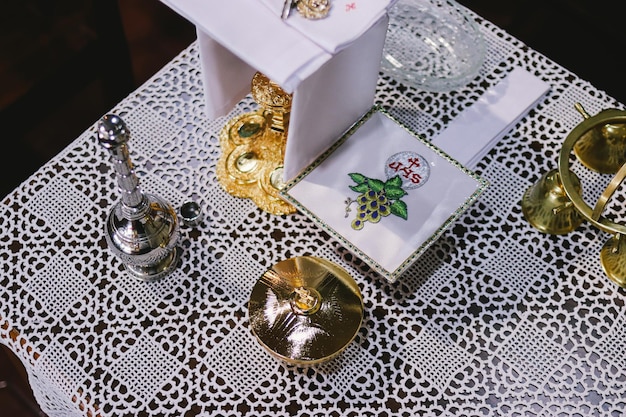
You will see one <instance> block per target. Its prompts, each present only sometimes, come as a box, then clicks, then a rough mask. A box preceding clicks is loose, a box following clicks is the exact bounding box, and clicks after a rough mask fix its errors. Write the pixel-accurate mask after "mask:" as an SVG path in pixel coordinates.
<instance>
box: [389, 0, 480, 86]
mask: <svg viewBox="0 0 626 417" xmlns="http://www.w3.org/2000/svg"><path fill="white" fill-rule="evenodd" d="M484 58H485V40H484V37H483V35H482V33H481V32H480V28H479V27H478V25H477V24H476V22H475V21H474V20H473V19H472V17H471V16H469V15H468V13H467V12H466V11H465V10H464V9H463V8H462V6H460V5H459V4H458V3H456V2H455V1H452V0H399V1H398V2H397V3H396V4H395V5H394V6H393V7H392V8H391V9H390V10H389V27H388V29H387V38H386V39H385V46H384V48H383V59H382V63H381V68H382V70H383V72H385V73H386V74H388V75H390V76H392V77H393V78H395V79H397V80H398V81H400V82H402V83H404V84H406V85H409V86H413V87H415V88H417V89H421V90H425V91H434V92H447V91H451V90H455V89H458V88H460V87H462V86H464V85H466V84H467V83H469V82H470V81H471V80H472V79H474V77H476V76H477V75H478V73H479V71H480V68H481V66H482V63H483V61H484Z"/></svg>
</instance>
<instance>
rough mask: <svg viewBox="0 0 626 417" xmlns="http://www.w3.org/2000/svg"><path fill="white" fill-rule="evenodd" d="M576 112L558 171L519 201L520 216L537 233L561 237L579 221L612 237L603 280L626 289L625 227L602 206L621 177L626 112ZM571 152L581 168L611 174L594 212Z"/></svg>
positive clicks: (625, 161) (625, 174)
mask: <svg viewBox="0 0 626 417" xmlns="http://www.w3.org/2000/svg"><path fill="white" fill-rule="evenodd" d="M576 109H577V110H578V111H579V112H580V113H581V114H582V115H583V117H584V120H583V121H582V122H581V123H579V124H578V125H577V126H576V127H574V129H573V130H572V131H571V132H570V133H569V134H568V135H567V137H566V138H565V141H564V143H563V146H562V147H561V150H560V151H559V159H558V170H551V171H550V172H548V173H546V174H544V175H543V176H542V177H541V179H540V180H539V182H538V183H537V184H535V185H533V186H531V187H530V188H529V189H528V190H526V192H525V193H524V197H523V198H522V212H523V214H524V216H525V218H526V219H527V220H528V221H529V223H530V224H531V225H532V226H533V227H535V228H536V229H538V230H540V231H542V232H544V233H550V234H565V233H568V232H570V231H573V230H574V229H576V228H577V227H578V226H579V225H580V224H581V223H582V222H583V221H584V220H586V221H588V222H589V223H590V224H592V225H593V226H595V227H596V228H598V229H600V230H601V231H603V232H606V233H609V234H610V235H612V237H611V238H610V239H609V240H608V241H607V242H606V243H605V245H604V246H603V248H602V249H601V251H600V261H601V264H602V268H603V269H604V272H605V273H606V274H607V276H608V277H609V278H610V279H611V280H612V281H613V282H614V283H616V284H617V285H619V286H620V287H624V288H626V237H625V235H626V225H624V224H621V223H618V222H616V221H614V220H615V217H618V215H619V213H609V212H608V210H607V204H608V203H609V201H610V199H611V197H612V196H613V194H614V193H615V191H617V190H618V189H619V188H620V186H621V184H622V183H623V182H624V179H625V178H626V111H624V110H618V109H607V110H603V111H601V112H600V113H598V114H597V115H595V116H590V115H588V114H587V112H586V111H585V110H584V109H583V107H582V106H581V105H580V103H576ZM572 152H573V153H574V155H575V156H576V158H577V159H578V160H579V161H580V163H581V164H582V165H583V166H584V167H586V168H589V169H591V170H593V171H595V172H597V173H598V174H600V175H606V174H610V175H613V177H612V178H611V180H610V181H609V183H608V185H607V186H606V188H605V190H604V191H603V192H602V194H601V195H600V197H599V198H598V200H597V201H596V203H595V205H594V207H593V208H592V207H591V206H590V205H589V204H587V203H586V202H585V200H584V199H583V195H582V188H581V184H580V180H579V179H578V177H576V175H575V174H574V173H573V172H572V171H571V170H570V159H571V154H572Z"/></svg>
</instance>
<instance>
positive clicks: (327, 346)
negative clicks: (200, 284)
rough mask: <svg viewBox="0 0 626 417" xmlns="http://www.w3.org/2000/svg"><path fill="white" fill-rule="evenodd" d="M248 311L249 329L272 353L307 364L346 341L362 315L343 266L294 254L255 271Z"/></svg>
mask: <svg viewBox="0 0 626 417" xmlns="http://www.w3.org/2000/svg"><path fill="white" fill-rule="evenodd" d="M248 314H249V318H250V328H251V329H252V332H253V333H254V335H255V336H256V337H257V339H258V341H259V342H260V343H261V345H262V346H263V347H264V348H266V349H267V350H268V351H269V352H270V353H271V354H272V355H274V356H275V357H277V358H278V359H281V360H284V361H286V362H288V363H290V364H294V365H312V364H317V363H321V362H326V361H329V360H331V359H333V358H335V357H336V356H337V355H339V354H340V353H341V352H342V351H343V350H344V349H345V348H346V347H347V346H348V345H349V344H350V342H352V340H353V339H354V337H355V336H356V334H357V332H358V330H359V328H360V327H361V322H362V320H363V298H362V296H361V291H360V290H359V287H358V285H357V283H356V282H355V281H354V279H353V278H352V277H351V276H350V274H348V273H347V272H346V271H345V270H344V269H343V268H341V267H339V266H338V265H336V264H334V263H332V262H330V261H327V260H324V259H321V258H317V257H313V256H298V257H295V258H290V259H287V260H284V261H281V262H278V263H277V264H275V265H274V266H272V267H271V268H270V269H268V270H267V271H266V272H265V273H264V274H263V275H262V276H261V278H260V279H259V280H258V281H257V283H256V284H255V286H254V288H253V289H252V294H251V295H250V301H249V304H248Z"/></svg>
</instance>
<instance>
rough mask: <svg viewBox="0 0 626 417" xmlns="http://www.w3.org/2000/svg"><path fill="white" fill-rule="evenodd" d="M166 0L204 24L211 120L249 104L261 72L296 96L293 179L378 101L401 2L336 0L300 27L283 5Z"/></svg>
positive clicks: (288, 171) (254, 0) (290, 152)
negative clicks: (391, 12) (393, 12)
mask: <svg viewBox="0 0 626 417" xmlns="http://www.w3.org/2000/svg"><path fill="white" fill-rule="evenodd" d="M161 1H162V2H163V3H165V4H167V5H168V6H170V7H171V8H172V9H174V10H176V11H177V12H178V13H179V14H181V15H182V16H184V17H186V18H187V19H188V20H190V21H191V22H192V23H194V24H195V25H196V27H197V30H198V41H199V42H198V43H199V47H200V59H201V65H202V70H203V85H204V90H205V97H206V104H207V108H206V113H207V116H208V117H209V118H217V117H220V116H224V115H226V114H227V113H228V112H229V110H231V109H232V108H233V107H234V106H235V105H236V104H237V102H238V101H240V100H241V99H243V98H244V96H245V95H246V94H247V93H249V92H250V83H251V80H252V76H253V75H254V73H255V72H256V71H259V72H261V73H263V74H264V75H266V76H267V77H268V78H270V79H271V80H272V81H274V82H276V83H278V84H279V85H280V86H281V87H282V88H283V89H284V90H285V91H286V92H288V93H293V101H292V110H291V115H290V121H289V133H288V140H287V145H286V155H285V161H284V162H285V163H284V179H285V180H289V179H290V178H292V177H293V176H295V175H297V174H298V173H299V172H300V171H301V170H303V169H304V168H306V166H307V165H308V164H309V163H311V162H312V161H313V160H314V159H315V158H316V157H317V156H318V154H319V153H321V152H323V151H324V150H325V149H326V148H328V147H329V146H330V145H331V144H332V143H333V142H334V141H335V140H336V139H337V138H338V137H339V136H341V134H342V133H343V132H344V131H345V130H346V129H348V128H349V127H350V125H351V124H352V123H354V122H355V121H356V120H357V119H358V118H359V117H360V116H361V115H363V114H364V113H365V112H366V111H367V110H368V109H369V108H370V107H371V106H372V104H373V101H374V95H375V91H376V82H377V78H378V71H379V69H380V61H381V57H382V49H383V45H384V40H385V35H386V31H387V23H388V17H387V14H386V9H387V7H390V6H391V5H392V4H393V3H395V1H396V0H353V1H351V2H346V1H345V0H341V1H340V0H334V1H333V8H332V9H331V14H330V15H329V16H327V17H326V18H324V19H320V20H310V21H308V22H300V19H299V18H298V17H297V16H296V15H297V14H298V13H297V12H296V11H292V16H290V17H289V18H288V19H286V21H288V22H289V23H287V22H286V21H284V20H283V19H281V17H280V13H281V12H282V7H283V5H284V1H283V0H280V2H275V1H274V0H262V1H260V0H228V1H226V2H220V3H219V4H216V2H212V1H207V0H161ZM274 3H275V4H274ZM279 3H280V4H279ZM273 5H275V6H280V8H279V9H278V8H276V9H275V8H274V7H273Z"/></svg>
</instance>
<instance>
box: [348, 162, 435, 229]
mask: <svg viewBox="0 0 626 417" xmlns="http://www.w3.org/2000/svg"><path fill="white" fill-rule="evenodd" d="M348 175H349V176H350V178H352V181H354V182H355V185H350V189H351V190H352V191H354V192H357V193H359V196H358V197H357V198H356V199H355V200H352V199H351V198H350V197H348V198H347V199H346V217H348V213H349V212H350V211H352V210H351V209H350V206H351V205H352V204H353V203H356V212H357V213H356V217H355V218H354V219H353V220H352V223H351V226H352V228H353V229H354V230H361V229H363V226H365V223H366V222H371V223H378V222H379V221H380V219H381V218H383V217H387V216H389V215H390V214H393V215H395V216H398V217H400V218H402V219H404V220H406V219H407V218H408V208H407V205H406V203H405V202H404V201H402V197H404V196H405V195H407V194H408V193H407V190H411V189H414V188H418V187H421V186H422V185H424V184H425V183H426V181H428V177H429V176H430V166H429V165H428V162H427V161H426V159H424V157H423V156H421V155H420V154H417V153H415V152H409V151H405V152H399V153H397V154H394V155H392V156H391V157H389V158H388V159H387V162H386V163H385V176H386V177H387V180H386V181H383V180H379V179H376V178H368V177H366V176H365V175H363V174H359V173H357V172H353V173H350V174H348Z"/></svg>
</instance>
